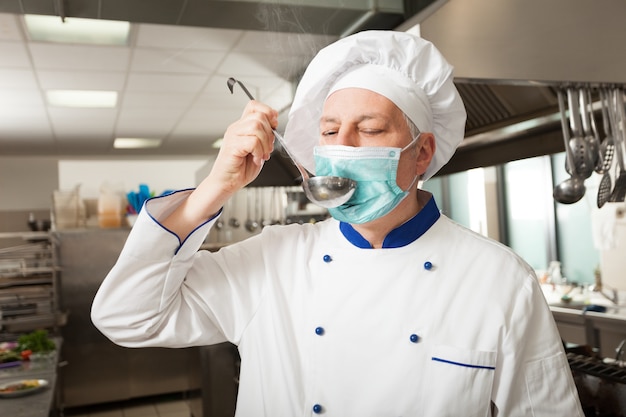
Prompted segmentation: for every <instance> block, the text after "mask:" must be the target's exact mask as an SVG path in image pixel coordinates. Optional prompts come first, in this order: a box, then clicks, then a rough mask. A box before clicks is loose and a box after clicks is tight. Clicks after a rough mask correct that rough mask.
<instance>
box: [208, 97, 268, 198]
mask: <svg viewBox="0 0 626 417" xmlns="http://www.w3.org/2000/svg"><path fill="white" fill-rule="evenodd" d="M277 124H278V112H276V110H274V109H272V108H271V107H269V106H266V105H265V104H263V103H260V102H258V101H250V102H249V103H248V105H247V106H246V107H245V109H244V111H243V114H242V116H241V118H240V119H239V120H237V121H236V122H234V123H233V124H231V125H230V126H229V127H228V129H227V130H226V133H225V134H224V139H223V141H222V146H221V148H220V152H219V154H218V156H217V159H216V161H215V164H214V165H213V168H212V170H211V174H210V175H209V178H211V179H212V180H213V181H214V184H213V185H214V186H219V187H221V188H223V190H224V192H225V193H226V194H230V195H232V194H234V193H235V192H237V191H239V190H240V189H241V188H242V187H245V186H246V185H248V184H249V183H250V182H252V181H253V180H254V179H255V178H256V177H257V176H258V175H259V173H260V172H261V168H262V167H263V163H264V162H265V161H266V160H268V159H269V157H270V153H271V152H272V150H273V149H274V134H273V133H272V128H275V127H276V126H277ZM230 195H229V197H230Z"/></svg>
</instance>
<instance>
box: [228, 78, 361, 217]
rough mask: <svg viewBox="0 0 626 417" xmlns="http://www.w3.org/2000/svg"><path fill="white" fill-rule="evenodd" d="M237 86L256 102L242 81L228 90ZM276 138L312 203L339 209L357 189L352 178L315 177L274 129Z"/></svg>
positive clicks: (234, 80)
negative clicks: (298, 172) (295, 169)
mask: <svg viewBox="0 0 626 417" xmlns="http://www.w3.org/2000/svg"><path fill="white" fill-rule="evenodd" d="M235 84H239V86H240V87H241V89H242V90H243V92H244V93H246V95H247V96H248V98H249V99H250V100H254V97H253V96H252V94H250V91H248V89H247V88H246V86H244V85H243V83H242V82H241V81H238V80H236V79H234V78H232V77H231V78H229V79H228V81H227V85H228V89H229V90H230V92H231V94H232V93H233V87H234V86H235ZM272 132H274V137H275V138H276V139H277V140H278V143H279V144H280V146H281V147H282V148H283V149H284V151H285V152H286V153H287V156H288V157H289V158H290V159H291V162H293V164H294V165H295V166H296V168H298V171H300V175H301V176H302V188H303V189H304V194H306V196H307V198H308V199H309V200H311V202H312V203H314V204H317V205H318V206H321V207H325V208H333V207H338V206H340V205H342V204H344V203H345V202H347V201H348V200H349V199H350V197H352V194H354V190H355V189H356V181H354V180H352V179H350V178H343V177H334V176H315V175H313V174H311V173H309V172H308V171H307V170H306V169H305V168H304V167H303V166H302V165H300V163H298V161H297V160H296V158H295V157H294V156H293V155H292V154H291V152H289V149H288V148H287V147H286V146H285V141H284V139H283V137H282V135H281V134H280V133H278V132H277V131H276V130H274V129H272Z"/></svg>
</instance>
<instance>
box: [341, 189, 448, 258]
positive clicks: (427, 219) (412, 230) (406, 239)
mask: <svg viewBox="0 0 626 417" xmlns="http://www.w3.org/2000/svg"><path fill="white" fill-rule="evenodd" d="M440 215H441V214H440V213H439V208H438V207H437V203H435V199H434V198H433V197H431V198H430V199H429V200H428V202H427V203H426V205H424V207H422V209H421V210H420V211H419V212H418V213H417V214H416V215H415V216H413V218H411V219H410V220H408V221H407V222H405V223H403V224H402V225H400V226H398V227H397V228H395V229H393V230H392V231H391V232H389V234H388V235H387V236H385V240H384V241H383V248H400V247H402V246H406V245H408V244H409V243H412V242H414V241H416V240H417V239H418V238H419V237H420V236H421V235H423V234H424V233H426V231H427V230H428V229H430V227H431V226H432V225H433V224H435V222H436V221H437V219H439V216H440ZM339 230H341V233H343V235H344V237H345V238H346V239H348V241H349V242H350V243H352V244H353V245H354V246H356V247H358V248H362V249H371V248H372V245H371V244H370V243H369V242H368V241H367V240H365V238H364V237H363V236H361V235H360V234H359V232H357V231H356V230H354V228H353V227H352V225H351V224H349V223H344V222H340V223H339Z"/></svg>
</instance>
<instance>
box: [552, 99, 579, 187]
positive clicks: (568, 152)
mask: <svg viewBox="0 0 626 417" xmlns="http://www.w3.org/2000/svg"><path fill="white" fill-rule="evenodd" d="M556 93H557V99H558V101H559V112H560V113H561V127H562V129H563V142H564V143H565V162H566V163H567V169H568V171H569V173H570V175H572V174H574V173H575V172H576V171H575V169H574V152H573V151H572V148H571V147H570V144H569V141H570V135H569V129H570V128H569V123H568V122H567V117H566V115H565V97H564V96H563V91H561V90H557V92H556Z"/></svg>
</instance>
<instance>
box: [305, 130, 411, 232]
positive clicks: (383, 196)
mask: <svg viewBox="0 0 626 417" xmlns="http://www.w3.org/2000/svg"><path fill="white" fill-rule="evenodd" d="M418 138H419V135H417V136H416V137H415V139H413V140H412V141H411V143H409V144H408V145H407V146H405V147H404V148H391V147H376V146H372V147H353V146H343V145H327V146H316V147H315V150H314V156H315V175H334V176H338V177H347V178H351V179H353V180H355V181H356V183H357V186H356V190H355V191H354V194H353V195H352V197H351V198H350V200H348V201H347V202H346V203H345V204H343V205H341V206H339V207H335V208H331V209H328V211H329V213H330V215H331V216H333V217H334V218H335V219H337V220H339V221H342V222H346V223H351V224H362V223H367V222H370V221H372V220H376V219H378V218H380V217H382V216H384V215H386V214H387V213H389V212H390V211H391V210H393V209H394V208H396V207H397V206H398V204H400V202H401V201H402V200H403V199H404V198H405V197H406V196H407V195H408V194H409V192H408V190H410V189H411V188H413V187H414V186H415V183H416V182H417V178H418V176H417V175H416V176H415V179H413V182H412V183H411V185H410V186H409V188H408V189H407V190H406V191H405V190H403V189H402V188H400V187H399V186H398V184H397V183H396V177H397V174H398V161H399V160H400V154H401V153H402V152H403V151H405V150H406V149H408V148H409V147H411V146H412V145H413V144H415V142H417V139H418Z"/></svg>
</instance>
